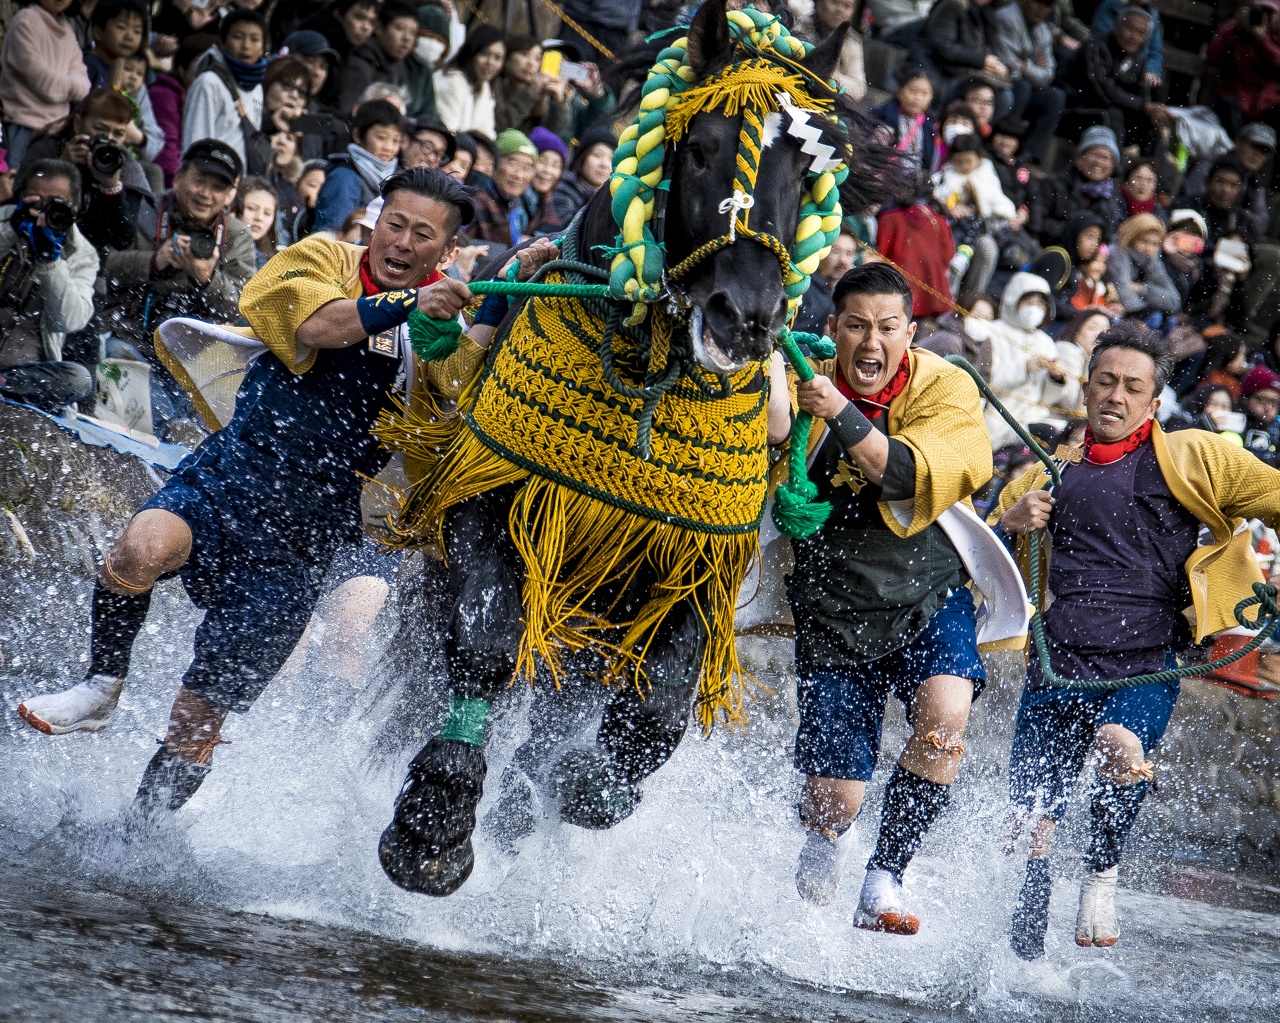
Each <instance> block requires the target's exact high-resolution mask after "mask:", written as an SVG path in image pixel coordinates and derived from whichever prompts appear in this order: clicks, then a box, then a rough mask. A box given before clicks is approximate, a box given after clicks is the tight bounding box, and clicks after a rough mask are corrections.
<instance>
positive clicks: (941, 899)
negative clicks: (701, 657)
mask: <svg viewBox="0 0 1280 1023" xmlns="http://www.w3.org/2000/svg"><path fill="white" fill-rule="evenodd" d="M86 601H87V588H86V586H85V585H83V584H78V585H73V584H70V583H64V584H60V585H54V586H45V585H44V584H41V586H40V588H39V590H35V589H33V591H32V592H31V593H30V594H29V595H28V596H27V597H26V598H24V600H23V601H20V602H19V603H23V604H25V606H26V607H27V608H28V610H29V612H30V615H31V620H32V621H36V622H40V623H41V626H42V627H41V628H39V629H34V630H31V632H30V633H27V634H25V637H24V638H23V639H21V640H19V641H16V642H15V643H14V647H13V650H12V651H11V652H10V658H9V660H8V662H7V663H5V664H4V666H3V674H0V695H2V697H3V702H4V704H5V707H6V708H12V707H13V706H14V705H15V704H16V703H17V702H18V701H19V699H20V698H21V697H22V696H25V695H30V694H31V693H32V692H34V691H37V690H39V689H44V688H50V689H52V688H58V687H60V686H62V685H65V684H68V683H69V682H71V681H74V680H75V679H76V678H77V677H78V676H79V674H80V673H81V672H82V671H83V667H82V664H81V663H79V661H80V658H81V652H82V651H83V649H84V648H85V646H86V642H85V639H84V631H83V630H84V627H85V619H86V611H85V605H86ZM195 621H196V618H195V612H194V610H193V609H192V608H191V607H190V605H188V604H186V603H185V601H184V600H183V599H182V598H181V595H180V590H179V589H178V588H177V586H176V584H174V583H166V584H162V586H161V587H160V590H159V593H158V597H157V600H156V603H155V607H154V608H153V612H152V617H151V621H150V623H149V624H148V626H147V629H146V631H145V632H144V635H143V636H142V637H141V638H140V640H139V643H138V646H137V649H136V653H135V658H134V671H133V673H132V675H131V678H130V682H129V685H128V688H127V690H126V693H125V696H124V699H123V701H122V703H121V707H120V710H119V711H118V713H117V717H116V719H115V721H114V722H113V724H112V727H111V729H110V730H109V731H107V732H105V733H102V734H99V735H94V736H85V735H79V736H68V737H60V738H55V739H51V738H49V737H46V736H42V735H38V734H37V733H35V732H33V731H31V730H30V729H28V728H27V727H26V726H25V725H23V724H22V723H21V722H19V721H17V719H16V718H14V717H13V716H12V713H11V711H10V710H8V709H6V712H5V715H6V716H5V718H4V724H3V725H0V1020H6V1021H7V1020H15V1021H18V1020H20V1021H64V1020H65V1021H68V1023H69V1021H82V1020H92V1021H99V1020H101V1021H108V1020H110V1021H115V1020H140V1021H141V1020H193V1019H194V1020H216V1021H232V1020H235V1021H253V1023H294V1021H311V1020H316V1021H320V1020H324V1021H345V1020H360V1021H384V1020H386V1021H392V1020H395V1021H399V1020H512V1021H542V1020H667V1019H672V1020H674V1019H680V1020H702V1019H706V1020H712V1019H715V1020H721V1019H723V1020H779V1021H780V1020H788V1021H789V1020H869V1021H902V1020H908V1019H910V1020H934V1019H953V1018H955V1019H969V1020H977V1021H984V1020H992V1021H997V1020H998V1021H1003V1020H1025V1021H1033V1023H1035V1021H1053V1023H1062V1021H1070V1020H1081V1021H1085V1020H1109V1021H1117V1023H1119V1021H1127V1020H1135V1021H1136V1020H1159V1021H1162V1023H1174V1021H1181V1020H1186V1021H1199V1020H1236V1019H1240V1020H1280V987H1278V985H1277V984H1276V982H1275V978H1276V975H1277V969H1280V916H1277V915H1275V914H1276V912H1277V911H1278V910H1280V879H1276V878H1274V877H1268V876H1246V875H1244V874H1241V873H1238V872H1231V871H1228V870H1225V869H1221V868H1219V869H1215V868H1213V867H1211V866H1210V865H1209V864H1208V863H1207V862H1199V861H1198V857H1197V853H1196V851H1195V850H1194V849H1192V850H1188V849H1186V848H1180V849H1179V851H1178V854H1177V855H1176V856H1175V855H1173V854H1172V853H1170V852H1169V851H1168V850H1167V849H1166V848H1165V845H1166V843H1161V841H1160V836H1159V835H1145V836H1144V840H1143V841H1142V842H1141V843H1139V844H1138V845H1137V847H1136V849H1135V851H1134V854H1133V855H1132V856H1131V857H1130V858H1129V860H1128V861H1127V862H1126V864H1125V865H1124V866H1123V867H1122V875H1121V881H1122V886H1123V889H1122V892H1121V896H1120V900H1119V906H1120V911H1121V914H1122V921H1123V928H1124V930H1123V936H1122V938H1121V943H1120V944H1119V945H1118V946H1117V947H1116V948H1115V949H1112V950H1107V951H1102V950H1091V949H1079V948H1077V947H1076V946H1075V945H1074V943H1073V942H1072V938H1071V935H1072V927H1073V923H1074V909H1075V906H1074V901H1075V894H1076V884H1077V874H1076V867H1075V861H1076V857H1078V854H1079V849H1080V846H1081V844H1082V832H1081V831H1080V819H1081V810H1082V809H1083V807H1082V806H1081V805H1080V804H1079V802H1077V805H1076V806H1075V807H1074V809H1073V811H1072V820H1073V821H1074V826H1068V827H1067V828H1066V829H1065V833H1064V834H1063V835H1062V836H1061V841H1060V843H1059V846H1058V849H1057V855H1056V857H1055V861H1054V862H1055V872H1056V876H1057V878H1058V881H1057V884H1056V887H1055V896H1054V904H1053V914H1052V922H1051V929H1050V935H1049V940H1048V955H1047V956H1046V958H1045V959H1044V960H1042V961H1040V962H1038V963H1034V964H1028V963H1024V962H1022V961H1021V960H1019V959H1017V958H1016V957H1015V956H1014V955H1013V954H1012V953H1011V952H1010V951H1009V950H1008V947H1007V938H1006V928H1007V921H1008V914H1009V910H1010V907H1011V905H1012V902H1013V898H1014V894H1015V892H1016V890H1017V887H1018V884H1019V883H1020V869H1019V864H1018V861H1017V860H1016V859H1013V860H1011V859H1007V858H1006V857H1005V856H1004V855H1003V854H1002V845H1003V812H1004V807H1003V781H1002V770H1003V759H1004V757H1005V755H1006V754H1007V750H1008V741H1009V733H1010V730H1011V719H1012V707H1013V705H1014V702H1015V700H1016V687H1014V686H1012V685H1011V684H1009V683H1008V682H997V683H996V684H994V685H993V686H992V688H991V689H990V690H989V692H988V694H987V695H985V696H984V697H983V699H982V700H981V701H979V703H978V706H977V708H976V709H975V715H974V722H973V726H972V729H971V732H970V735H969V736H968V738H967V739H966V743H967V745H968V749H969V753H968V754H967V755H966V766H965V768H964V770H963V772H962V778H961V782H960V783H959V784H958V785H957V792H956V797H955V799H954V801H953V803H952V808H951V810H950V812H949V813H948V814H947V816H946V817H945V818H944V820H943V822H942V823H940V825H939V826H938V827H937V828H936V829H935V832H934V833H933V834H931V835H930V837H929V839H928V841H927V843H926V845H925V847H924V850H923V852H922V854H921V856H920V857H918V859H917V861H916V862H915V863H914V864H913V866H912V868H911V870H910V872H909V873H908V875H907V880H908V889H909V892H910V893H911V896H912V898H913V902H914V905H915V907H916V908H917V909H918V911H919V913H920V915H921V917H922V918H923V920H924V927H923V930H922V931H921V933H920V935H919V936H917V937H916V938H912V939H904V938H896V937H889V936H883V935H874V934H868V933H865V932H858V931H854V930H853V928H852V927H851V926H850V919H851V917H852V914H853V910H854V908H855V903H856V899H857V889H858V885H859V883H860V874H859V873H858V871H857V869H856V866H857V865H858V864H860V863H861V862H863V861H864V860H865V858H866V856H867V855H868V854H869V852H870V847H871V845H872V843H873V841H874V828H875V825H876V820H877V817H876V814H875V813H873V812H869V813H868V814H867V815H865V816H864V817H863V819H862V820H860V821H859V822H858V823H857V825H856V826H855V831H856V835H857V839H856V841H857V845H856V848H855V850H854V852H853V854H852V856H851V857H850V864H851V869H850V874H849V876H848V877H847V878H846V882H845V886H844V888H843V890H842V891H841V893H840V895H839V897H838V898H837V900H836V901H835V903H834V904H833V905H831V906H830V907H827V908H823V909H817V908H813V907H810V906H808V905H806V904H805V903H803V902H802V901H801V900H800V899H799V898H798V897H797V896H796V894H795V889H794V885H793V882H792V869H793V865H794V860H795V856H796V853H797V851H798V849H799V846H800V843H801V835H800V833H799V830H798V827H797V825H796V822H795V811H794V803H795V797H796V792H797V788H798V779H797V777H796V776H795V774H794V772H793V771H792V769H791V767H790V763H789V749H788V741H789V736H788V728H789V724H788V720H787V715H786V713H785V701H784V700H775V701H772V704H771V706H770V707H769V708H767V709H766V708H763V707H762V708H757V710H758V712H757V714H756V718H755V724H754V725H753V726H752V727H751V728H750V729H748V731H747V732H746V733H745V734H739V735H730V734H727V733H724V732H723V731H718V732H717V733H716V734H715V735H713V736H712V737H711V738H710V739H709V740H705V741H704V740H699V739H697V738H696V737H693V736H690V737H689V738H688V739H686V741H685V742H684V743H683V744H682V745H681V747H680V749H679V750H678V751H677V752H676V754H675V756H674V757H673V759H672V761H671V762H670V763H669V764H668V765H666V766H665V767H664V768H663V769H662V770H661V771H659V772H658V774H657V775H655V776H654V777H653V778H652V779H651V780H650V781H649V782H648V783H647V786H646V790H645V795H644V799H643V802H642V803H641V805H640V807H639V809H638V810H637V812H636V813H635V815H634V816H633V817H632V818H631V819H629V820H627V821H625V822H623V823H622V824H621V825H619V826H618V827H616V828H614V829H613V830H612V831H608V832H588V831H583V830H579V829H576V828H572V827H569V826H565V825H561V824H558V823H556V822H554V821H550V820H549V821H545V822H544V823H543V824H542V825H541V826H539V828H538V829H537V830H536V831H535V832H534V833H533V834H532V835H529V836H528V837H527V838H525V839H523V840H522V841H521V842H520V843H518V845H517V847H516V848H515V849H514V850H511V849H505V848H503V847H502V845H501V843H499V842H498V841H497V840H496V839H495V838H494V836H493V834H492V832H491V829H490V827H489V826H488V825H487V824H485V823H483V822H482V825H481V829H480V831H479V832H478V838H477V863H476V868H475V872H474V873H473V875H472V877H471V879H470V880H469V881H468V882H467V884H466V885H465V886H464V887H463V888H462V890H461V891H459V892H458V893H457V894H455V895H454V896H452V897H450V898H448V899H443V900H431V899H428V898H425V897H422V896H415V895H410V894H408V893H406V892H403V891H400V890H399V889H397V888H395V887H394V886H392V885H391V884H390V883H389V882H388V881H387V880H386V879H385V877H384V876H383V874H382V872H381V870H380V869H379V867H378V863H377V859H376V855H375V850H376V843H377V837H378V834H379V832H380V830H381V829H382V827H383V826H384V825H385V824H386V821H387V819H388V817H389V812H390V807H391V804H392V801H393V799H394V796H395V792H396V790H397V788H398V786H399V783H400V781H401V778H402V775H403V768H404V764H405V763H406V762H407V760H408V759H409V757H410V756H411V755H412V752H413V751H414V750H415V749H416V747H417V745H418V742H416V741H411V742H409V743H408V744H407V745H406V744H404V743H403V742H402V743H400V744H398V745H396V744H392V745H391V746H390V747H388V743H387V741H386V725H387V723H388V718H394V719H395V721H396V722H397V723H400V724H404V723H405V722H406V721H407V722H409V723H410V725H411V726H412V728H416V730H417V731H418V732H419V733H424V732H425V733H427V734H429V731H430V729H431V727H432V726H433V720H432V714H433V713H434V711H433V709H431V708H425V709H424V708H421V707H415V706H414V705H413V704H414V701H412V700H409V701H405V702H404V703H403V705H401V703H400V702H398V701H395V700H390V701H388V700H385V699H384V700H378V699H377V697H378V695H379V694H380V693H381V692H382V691H383V690H384V689H385V688H386V686H387V684H388V683H387V680H386V678H384V677H376V676H378V671H377V669H370V670H369V671H368V672H366V677H363V678H360V679H359V680H357V681H354V682H353V681H343V680H341V679H339V678H337V677H336V676H334V675H331V674H327V673H325V672H324V671H316V670H311V669H305V670H302V671H300V672H298V673H296V674H294V675H293V676H292V677H290V678H283V679H280V680H277V682H276V683H275V684H274V685H273V687H272V688H271V689H270V690H269V691H268V693H267V695H266V696H264V698H263V699H262V700H261V701H260V702H259V704H258V705H257V706H256V707H255V708H254V709H253V710H252V711H251V712H250V713H249V714H247V715H244V716H241V717H236V718H233V719H232V721H231V722H230V723H229V724H228V726H227V728H226V729H225V735H226V737H227V738H228V739H230V740H231V742H230V744H229V745H226V746H223V747H221V748H220V749H219V750H218V752H217V758H216V759H217V766H216V769H215V771H214V772H213V774H212V776H211V777H210V780H209V781H208V782H207V783H206V784H205V786H204V787H203V789H202V790H201V791H200V792H199V793H198V794H197V796H196V797H195V798H194V799H193V800H192V802H191V803H190V804H189V805H188V806H187V807H186V808H185V809H184V810H183V811H182V812H181V813H180V814H179V815H178V816H177V818H176V819H175V820H174V821H172V822H171V823H169V824H167V825H164V826H161V827H159V828H157V829H155V830H152V831H149V832H145V833H143V834H141V835H139V834H137V833H134V832H130V831H128V830H126V829H125V828H124V827H123V826H122V824H121V814H122V812H123V810H124V809H125V808H126V807H127V805H128V803H129V800H130V798H131V797H132V794H133V791H134V788H135V786H136V784H137V779H138V777H139V776H140V774H141V771H142V768H143V766H144V765H145V763H146V762H147V760H148V759H149V758H150V756H151V754H152V752H153V751H154V749H155V741H156V737H158V736H159V735H161V734H162V732H163V724H164V720H165V716H166V713H167V710H168V705H169V702H170V701H171V699H172V695H173V693H174V691H175V689H176V687H177V684H178V680H179V678H180V676H181V672H182V669H183V668H184V667H185V664H186V662H187V658H188V657H189V655H190V639H191V629H192V627H193V625H194V623H195ZM11 635H12V634H11ZM427 645H429V643H428V644H427ZM67 651H71V652H72V653H71V654H70V655H68V653H67ZM368 675H373V676H375V677H372V678H370V677H367V676H368ZM33 687H34V688H33ZM530 699H531V697H530V696H529V695H528V694H527V693H523V692H519V693H513V694H512V695H511V698H510V700H509V704H508V706H507V708H506V709H505V710H504V711H503V713H502V714H500V715H499V717H498V719H497V721H496V724H495V732H494V740H493V742H492V743H491V756H490V774H489V778H490V785H489V791H488V792H487V794H486V802H485V803H484V804H482V807H481V818H482V821H483V817H484V814H485V812H486V811H487V810H488V809H489V808H491V806H492V805H493V801H494V792H495V790H496V789H497V784H496V780H497V778H498V775H499V773H500V771H501V769H502V767H503V766H504V764H505V763H506V762H507V760H509V758H510V756H511V753H512V752H513V750H514V749H515V747H516V745H517V744H518V743H519V742H520V741H522V740H523V739H524V737H525V735H526V734H527V715H526V710H527V703H528V701H529V700H530ZM380 736H381V737H382V738H381V739H380V738H379V737H380ZM902 737H903V723H902V718H901V714H900V712H898V711H897V710H895V711H894V712H893V713H892V714H891V715H890V718H889V724H888V727H887V729H886V735H885V746H886V749H887V750H890V751H896V750H897V749H898V748H900V745H901V740H902ZM883 774H884V770H883V766H882V771H881V772H880V774H878V775H877V779H876V781H875V782H874V783H873V786H872V790H871V793H870V794H869V797H868V805H869V806H872V807H877V806H878V802H879V795H880V785H882V784H883ZM1069 824H1070V822H1069ZM1141 828H1142V821H1141V820H1140V822H1139V829H1141Z"/></svg>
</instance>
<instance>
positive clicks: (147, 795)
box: [133, 745, 213, 817]
mask: <svg viewBox="0 0 1280 1023" xmlns="http://www.w3.org/2000/svg"><path fill="white" fill-rule="evenodd" d="M212 769H213V765H212V764H193V763H191V762H190V761H189V760H183V759H182V758H181V757H180V756H178V755H177V754H176V753H174V752H173V751H172V750H170V749H169V747H168V746H164V745H162V746H161V747H160V748H159V749H158V750H156V755H155V756H154V757H152V758H151V763H149V764H147V769H146V770H145V771H143V772H142V781H140V782H139V783H138V792H137V795H135V796H134V797H133V805H134V807H135V808H136V809H137V810H139V811H141V812H142V813H143V814H144V815H146V816H148V817H151V816H154V815H156V814H158V813H173V812H175V811H176V810H178V809H180V808H181V807H182V806H183V805H184V804H185V803H186V802H187V800H188V799H190V798H191V797H192V796H194V795H195V794H196V790H197V789H198V788H200V786H201V785H202V784H203V783H204V780H205V778H206V777H207V776H208V774H209V772H210V771H211V770H212Z"/></svg>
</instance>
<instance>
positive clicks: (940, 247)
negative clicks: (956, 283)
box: [876, 203, 956, 318]
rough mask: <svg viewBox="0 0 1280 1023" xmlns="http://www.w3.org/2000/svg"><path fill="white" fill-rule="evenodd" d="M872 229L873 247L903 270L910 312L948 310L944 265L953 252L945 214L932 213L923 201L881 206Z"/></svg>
mask: <svg viewBox="0 0 1280 1023" xmlns="http://www.w3.org/2000/svg"><path fill="white" fill-rule="evenodd" d="M878 221H879V227H878V228H877V231H876V248H877V249H878V250H879V251H880V253H881V254H882V255H883V256H884V257H885V259H888V260H891V261H892V262H894V263H896V264H897V265H898V266H899V267H901V268H902V270H903V271H904V272H905V273H906V274H907V280H908V282H909V283H910V284H911V294H912V295H913V296H914V297H915V305H914V306H913V307H912V310H911V314H912V315H913V316H915V317H916V318H919V317H921V316H941V315H942V314H943V313H947V312H950V311H951V304H950V299H951V287H950V285H949V284H948V283H947V268H948V266H949V265H950V263H951V257H952V256H954V255H955V254H956V243H955V240H954V239H953V238H952V237H951V228H950V227H949V226H948V224H947V218H946V217H944V216H942V215H940V214H938V213H935V212H934V211H933V209H932V208H930V207H929V206H927V205H925V204H924V203H918V204H917V205H915V206H908V207H906V208H899V209H891V210H885V211H884V212H883V213H881V214H880V216H879V218H878ZM918 282H923V283H925V284H927V285H928V286H929V287H930V288H932V289H933V290H934V291H936V292H938V293H939V294H940V295H944V296H946V300H943V299H940V298H936V297H935V296H933V295H931V294H930V293H929V292H928V291H926V290H925V289H924V288H922V287H920V284H919V283H918Z"/></svg>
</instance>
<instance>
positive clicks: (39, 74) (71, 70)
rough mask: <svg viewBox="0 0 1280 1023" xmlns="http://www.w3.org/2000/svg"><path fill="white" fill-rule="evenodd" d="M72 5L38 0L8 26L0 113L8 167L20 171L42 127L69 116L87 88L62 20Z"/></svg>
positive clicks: (0, 56) (1, 54)
mask: <svg viewBox="0 0 1280 1023" xmlns="http://www.w3.org/2000/svg"><path fill="white" fill-rule="evenodd" d="M70 6H71V0H39V2H38V3H34V4H31V5H30V6H29V7H24V8H22V10H20V11H18V13H17V14H15V15H14V16H13V20H12V21H11V22H9V30H8V32H6V33H5V36H4V43H3V45H2V46H0V108H3V110H4V146H5V151H6V153H7V157H8V162H9V166H10V167H14V168H17V167H20V166H21V165H22V158H23V157H24V156H26V155H27V147H28V146H29V145H30V144H31V140H32V139H34V138H35V137H36V134H37V133H38V132H39V131H41V130H42V129H43V128H44V126H45V125H47V124H52V123H53V122H54V121H61V120H63V119H64V118H66V117H67V115H68V114H70V113H71V104H73V103H78V102H80V100H82V99H84V98H85V97H86V96H87V95H89V90H90V88H91V85H90V83H89V72H88V71H87V70H86V69H85V66H84V58H83V57H82V56H81V55H80V44H79V42H78V41H77V39H76V35H75V32H74V31H73V30H72V27H71V23H70V22H69V21H68V20H67V18H66V11H67V8H68V7H70Z"/></svg>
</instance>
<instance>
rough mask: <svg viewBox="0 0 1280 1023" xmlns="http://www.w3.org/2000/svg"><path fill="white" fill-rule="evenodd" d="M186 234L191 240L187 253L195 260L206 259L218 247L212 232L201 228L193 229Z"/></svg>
mask: <svg viewBox="0 0 1280 1023" xmlns="http://www.w3.org/2000/svg"><path fill="white" fill-rule="evenodd" d="M187 234H188V237H190V239H191V242H190V244H189V245H188V246H187V251H188V252H190V253H191V255H193V256H195V257H196V259H208V258H209V257H210V256H212V255H213V251H214V249H216V248H217V247H218V241H217V239H216V238H215V237H214V236H213V232H212V231H208V230H206V229H205V228H203V227H193V228H192V229H191V230H190V231H189V232H187Z"/></svg>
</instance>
